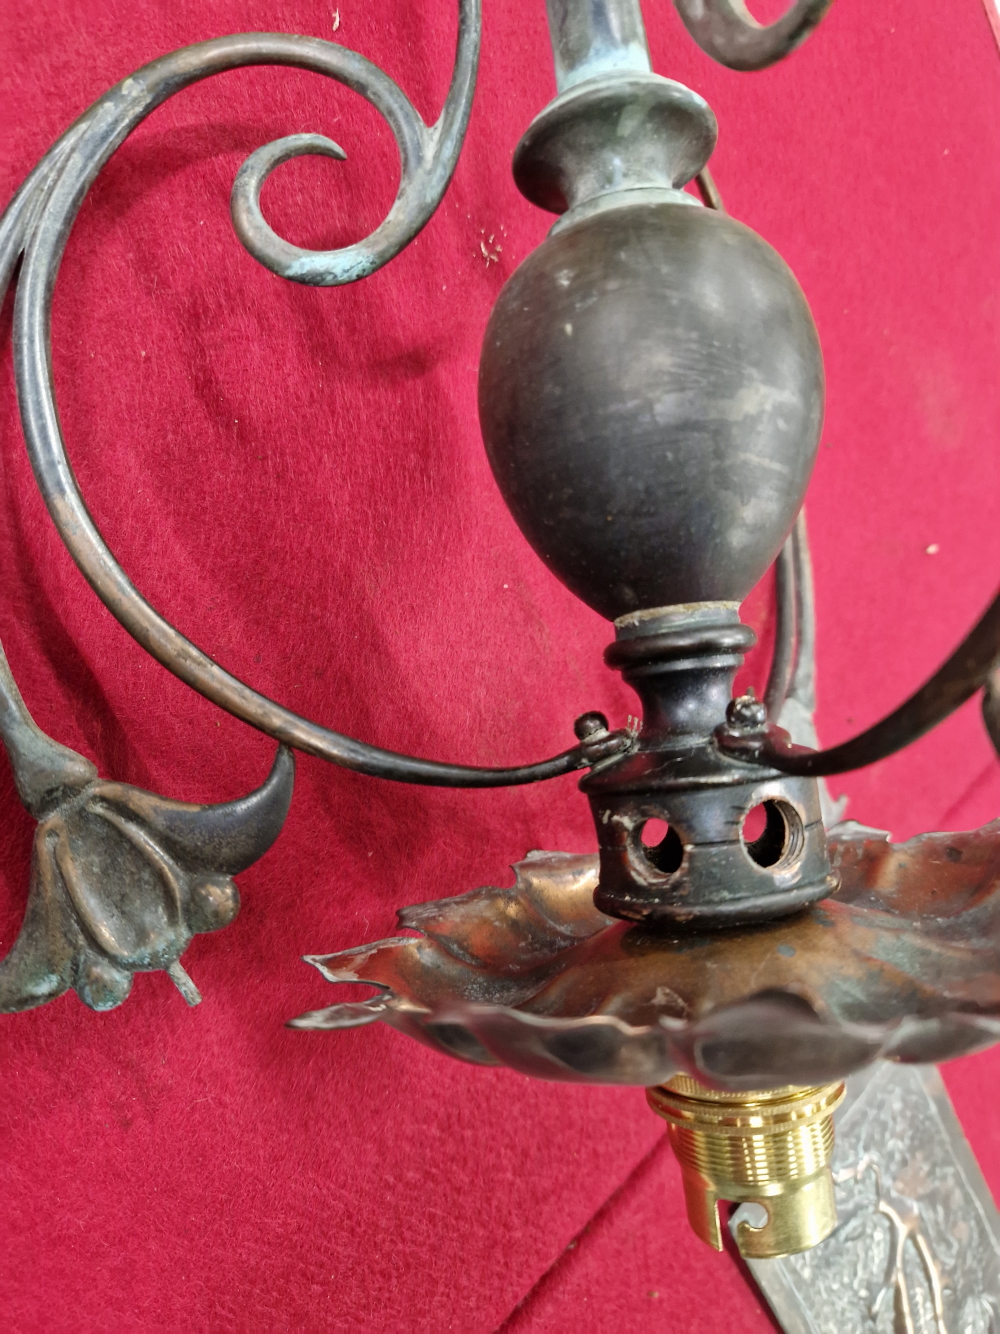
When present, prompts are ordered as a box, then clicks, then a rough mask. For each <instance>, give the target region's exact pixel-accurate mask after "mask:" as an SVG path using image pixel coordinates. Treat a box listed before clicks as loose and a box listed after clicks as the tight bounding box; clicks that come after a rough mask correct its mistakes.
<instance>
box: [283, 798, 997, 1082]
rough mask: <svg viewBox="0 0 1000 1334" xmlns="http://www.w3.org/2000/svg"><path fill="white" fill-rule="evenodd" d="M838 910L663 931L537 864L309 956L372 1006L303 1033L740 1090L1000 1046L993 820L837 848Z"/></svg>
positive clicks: (569, 869)
mask: <svg viewBox="0 0 1000 1334" xmlns="http://www.w3.org/2000/svg"><path fill="white" fill-rule="evenodd" d="M829 851H830V858H831V862H832V864H833V866H834V868H835V870H836V872H837V874H838V876H839V879H840V888H839V890H838V892H837V893H836V895H835V896H834V897H831V898H828V899H824V900H823V901H822V902H821V903H819V904H817V905H816V906H815V907H814V908H812V909H810V910H808V911H806V912H802V913H799V914H798V915H796V916H794V917H788V918H782V919H780V920H777V921H774V922H771V923H766V924H763V925H760V926H755V927H742V928H739V929H733V930H728V931H705V932H703V933H700V934H699V933H694V932H683V933H682V932H680V931H678V932H676V933H664V932H662V931H652V930H650V929H648V928H644V927H641V926H635V925H632V924H630V923H627V922H622V921H617V920H615V919H613V918H610V917H605V916H604V915H603V914H601V913H599V912H598V911H597V909H596V908H595V907H594V903H593V893H594V889H595V887H596V885H597V880H598V869H599V868H598V859H597V857H596V856H574V855H571V854H567V853H562V852H532V853H529V854H528V856H527V857H526V858H525V859H524V860H523V861H522V862H519V863H518V864H517V865H516V866H515V867H514V871H515V876H516V879H515V883H514V885H513V886H512V887H511V888H509V889H495V888H483V889H475V890H472V891H471V892H470V893H467V894H462V895H459V896H457V897H455V898H450V899H439V900H437V901H435V902H431V903H423V904H417V905H415V906H413V907H409V908H404V909H402V910H401V911H400V913H399V922H400V925H401V926H402V927H403V928H404V929H406V930H408V931H410V932H412V933H413V934H410V935H405V936H395V937H392V938H390V939H388V940H380V941H376V942H375V943H374V944H370V945H365V946H361V947H359V948H356V949H350V950H344V951H342V952H340V953H337V954H328V955H319V956H308V957H307V962H309V963H311V964H313V965H314V966H315V967H316V968H318V969H319V971H320V972H321V973H322V974H323V976H324V977H325V978H326V979H327V980H328V981H330V982H333V983H359V982H361V983H368V984H370V985H372V986H373V987H376V988H378V995H376V996H374V997H373V998H371V999H369V1000H365V1001H356V1002H348V1003H342V1004H334V1005H331V1006H329V1007H328V1008H326V1009H323V1010H317V1011H313V1012H311V1013H309V1014H304V1015H302V1016H300V1017H299V1018H297V1019H293V1020H291V1026H293V1027H296V1028H315V1029H338V1028H354V1027H358V1026H360V1025H363V1024H368V1023H372V1022H376V1021H380V1022H382V1023H386V1024H389V1025H391V1027H393V1028H396V1029H398V1030H399V1031H400V1032H403V1033H406V1034H408V1035H409V1036H411V1037H414V1038H416V1039H417V1040H418V1041H420V1042H422V1043H424V1044H425V1045H427V1046H429V1047H433V1048H434V1049H435V1050H437V1051H440V1052H444V1053H446V1054H447V1055H449V1056H455V1057H458V1058H460V1059H461V1060H465V1061H471V1062H474V1063H476V1064H480V1065H507V1066H510V1067H511V1068H513V1069H515V1070H519V1071H521V1072H522V1073H524V1074H527V1075H533V1076H536V1077H538V1078H542V1079H555V1080H564V1081H568V1082H577V1083H598V1084H631V1085H652V1084H659V1083H662V1082H663V1081H665V1080H666V1079H669V1078H670V1077H671V1076H672V1075H674V1074H676V1073H678V1072H679V1071H686V1072H688V1073H690V1074H692V1075H694V1076H696V1077H697V1078H698V1079H700V1080H703V1081H705V1082H707V1083H709V1084H712V1085H715V1086H718V1087H722V1088H731V1089H741V1088H756V1087H761V1086H767V1085H780V1084H793V1083H794V1084H814V1083H821V1082H825V1081H829V1080H834V1079H839V1078H841V1077H843V1076H845V1075H846V1074H848V1073H849V1072H850V1071H852V1070H855V1069H857V1068H858V1067H859V1066H863V1065H866V1064H868V1063H869V1062H871V1061H873V1060H875V1059H876V1058H878V1057H886V1058H889V1059H894V1060H900V1061H939V1060H942V1059H945V1058H947V1057H950V1056H956V1055H959V1054H961V1053H964V1052H968V1051H973V1050H976V1049H978V1048H979V1047H984V1046H987V1045H989V1044H990V1043H992V1042H995V1041H996V1040H997V1039H998V1038H1000V894H998V886H1000V821H995V822H993V823H992V824H989V825H986V826H985V827H984V828H982V829H979V830H975V831H973V832H971V833H957V834H940V833H934V834H923V835H921V836H919V837H917V838H914V839H911V840H910V841H909V842H907V843H899V844H895V843H892V842H891V841H890V839H889V836H888V835H887V834H885V833H882V832H880V831H878V830H873V829H868V828H865V827H864V826H861V825H859V824H856V823H854V822H852V821H848V822H845V823H843V824H840V825H838V826H836V827H835V828H834V829H833V830H832V831H831V833H830V836H829Z"/></svg>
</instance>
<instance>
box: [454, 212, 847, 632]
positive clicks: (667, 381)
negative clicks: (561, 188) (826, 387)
mask: <svg viewBox="0 0 1000 1334" xmlns="http://www.w3.org/2000/svg"><path fill="white" fill-rule="evenodd" d="M630 195H631V199H630ZM618 198H619V200H620V201H621V203H620V206H618V207H611V208H607V209H604V210H602V211H599V212H596V213H592V214H590V215H589V216H585V217H583V218H582V219H581V220H579V221H575V222H574V221H571V220H568V223H569V225H566V224H563V225H562V226H561V227H559V228H558V229H557V230H556V231H555V232H554V234H552V235H550V237H549V238H548V239H547V240H546V241H545V242H544V244H543V245H541V246H540V247H539V248H538V249H537V250H536V251H534V252H533V253H532V254H531V255H529V256H528V258H527V259H526V260H525V261H524V263H523V264H522V265H521V266H520V267H519V268H518V269H517V271H516V272H515V273H514V275H513V276H512V277H511V279H510V280H509V282H508V283H507V285H506V286H505V287H504V289H503V291H502V292H501V294H500V297H499V299H498V301H497V303H496V305H495V307H494V309H493V313H492V315H491V317H490V320H489V324H488V326H487V329H486V336H485V339H484V344H483V353H482V361H481V364H480V376H479V411H480V421H481V424H482V430H483V437H484V440H485V443H486V451H487V454H488V456H489V460H490V464H491V465H492V468H493V472H494V474H495V476H496V479H497V482H498V484H499V486H500V490H501V492H502V493H503V496H504V499H505V500H506V502H507V504H508V505H509V507H510V509H511V511H512V513H513V515H514V518H515V519H516V520H517V523H518V525H519V526H520V528H521V530H522V531H523V533H524V535H525V536H526V537H527V539H528V541H529V542H530V543H531V545H532V547H534V549H535V551H537V553H538V554H539V555H540V556H541V558H542V559H543V560H544V561H545V563H546V564H547V565H548V566H549V568H550V569H551V570H552V571H553V572H554V573H555V574H556V575H557V576H558V577H559V578H560V579H561V580H562V581H563V582H564V583H565V584H566V585H567V586H568V587H569V588H570V589H571V590H572V591H573V592H574V593H575V594H576V595H577V596H578V597H580V598H581V599H582V600H583V601H584V602H586V603H588V604H589V605H590V606H591V607H593V608H594V609H595V610H596V611H598V612H600V613H601V614H602V615H604V616H607V617H608V618H609V619H611V620H614V619H617V618H619V617H621V616H623V615H626V614H628V613H632V612H636V611H639V610H644V609H654V608H660V607H666V606H677V605H684V604H689V603H698V602H732V603H739V602H740V601H742V599H743V598H744V597H745V596H746V594H747V593H748V592H749V591H750V589H751V588H752V587H753V586H754V584H755V583H756V582H757V580H758V579H759V578H760V577H761V576H762V575H763V573H764V571H765V570H766V569H767V567H768V565H769V564H770V562H771V561H772V560H773V559H774V557H775V555H776V554H777V552H778V550H779V548H780V547H781V544H782V542H783V541H784V539H785V537H786V536H787V534H788V531H789V529H790V528H791V526H792V523H793V522H794V520H795V516H796V514H797V512H798V510H799V507H800V505H801V503H802V498H803V495H804V493H805V488H806V484H807V482H808V480H809V475H810V472H811V469H812V466H813V462H814V459H815V454H816V449H817V445H818V441H819V432H820V426H821V423H822V413H823V369H822V360H821V355H820V349H819V342H818V338H817V335H816V329H815V326H814V323H813V319H812V316H811V314H810V311H809V307H808V305H807V303H806V300H805V297H804V296H803V294H802V291H801V289H800V287H799V285H798V283H797V282H796V280H795V278H794V276H793V274H792V273H791V270H790V269H789V268H788V266H787V265H786V264H785V262H784V261H783V260H782V259H781V258H780V256H779V255H778V254H777V253H776V252H775V251H774V250H773V249H772V248H771V247H770V246H769V245H768V244H767V243H766V242H765V241H763V240H762V239H761V238H760V237H759V236H757V235H756V234H755V233H754V232H753V231H751V230H750V229H749V228H748V227H745V226H743V225H742V224H741V223H738V222H736V221H734V220H733V219H732V218H729V217H727V216H726V215H725V214H722V213H716V212H713V211H711V210H709V209H705V208H701V207H700V206H698V205H697V204H695V202H694V201H693V200H691V203H690V204H687V203H680V202H676V203H674V202H640V199H641V192H634V193H633V192H622V194H621V195H619V197H618ZM632 200H635V202H632Z"/></svg>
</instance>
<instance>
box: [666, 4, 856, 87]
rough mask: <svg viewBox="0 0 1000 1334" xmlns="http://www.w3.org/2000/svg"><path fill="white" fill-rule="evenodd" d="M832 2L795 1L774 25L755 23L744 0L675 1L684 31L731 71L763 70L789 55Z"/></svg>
mask: <svg viewBox="0 0 1000 1334" xmlns="http://www.w3.org/2000/svg"><path fill="white" fill-rule="evenodd" d="M832 3H833V0H796V2H795V3H794V4H793V5H792V7H791V8H790V9H789V10H788V12H787V13H786V14H783V15H782V17H781V18H780V19H777V20H776V21H775V22H774V23H769V24H767V25H764V24H761V23H758V22H757V20H756V19H755V18H754V17H753V15H752V14H751V13H750V11H749V10H748V9H747V7H746V5H745V4H744V3H743V0H674V5H675V6H676V8H677V12H678V14H680V16H681V20H682V21H683V23H684V26H685V28H687V30H688V32H689V33H690V34H691V36H692V37H693V38H694V40H695V41H696V42H697V43H698V45H699V46H700V47H701V49H702V50H703V51H704V52H705V54H706V55H708V56H711V57H712V59H713V60H717V61H718V62H719V64H720V65H728V67H729V68H730V69H738V70H755V69H766V68H767V67H768V65H775V64H777V62H778V61H779V60H784V58H785V56H787V55H790V54H791V52H792V51H794V50H795V48H796V47H797V46H799V45H800V44H801V43H802V42H804V41H805V39H806V38H807V37H808V36H809V34H810V33H811V32H812V30H813V28H815V27H816V26H817V24H818V23H819V22H820V20H821V19H822V18H823V16H824V14H825V13H826V11H827V10H828V9H829V8H830V5H831V4H832Z"/></svg>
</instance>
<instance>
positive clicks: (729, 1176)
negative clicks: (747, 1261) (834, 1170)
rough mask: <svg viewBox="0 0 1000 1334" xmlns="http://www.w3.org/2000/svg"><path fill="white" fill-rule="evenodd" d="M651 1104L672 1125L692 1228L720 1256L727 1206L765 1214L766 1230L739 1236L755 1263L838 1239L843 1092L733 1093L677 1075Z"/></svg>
mask: <svg viewBox="0 0 1000 1334" xmlns="http://www.w3.org/2000/svg"><path fill="white" fill-rule="evenodd" d="M646 1096H647V1098H648V1100H649V1105H650V1106H651V1107H652V1109H653V1111H654V1112H656V1113H657V1115H658V1116H661V1117H662V1118H663V1119H664V1120H665V1121H666V1122H667V1127H668V1134H669V1136H670V1143H671V1146H672V1148H673V1150H674V1153H675V1155H676V1157H677V1160H678V1162H679V1163H680V1166H681V1171H682V1173H683V1179H684V1194H685V1198H686V1201H687V1210H688V1220H689V1222H690V1223H691V1226H692V1228H693V1229H694V1231H695V1232H696V1233H697V1234H698V1236H700V1237H701V1238H702V1240H703V1241H706V1242H708V1244H709V1245H710V1246H714V1247H715V1249H716V1250H722V1232H721V1227H720V1224H719V1211H718V1205H719V1201H720V1200H730V1201H732V1202H734V1203H756V1204H758V1205H760V1206H761V1207H762V1208H763V1210H764V1211H765V1214H766V1221H765V1222H764V1223H763V1224H762V1225H761V1226H759V1227H757V1226H751V1225H750V1224H749V1223H747V1222H746V1221H741V1222H740V1225H739V1227H738V1229H737V1234H738V1235H737V1245H738V1246H739V1248H740V1250H741V1252H742V1253H743V1254H744V1255H747V1256H752V1257H754V1258H772V1257H777V1256H780V1255H792V1254H795V1253H796V1252H798V1251H804V1250H808V1249H809V1248H810V1247H812V1246H815V1245H816V1244H817V1243H818V1242H820V1241H822V1240H823V1238H824V1237H826V1236H828V1235H829V1234H830V1232H832V1231H833V1229H834V1227H835V1226H836V1223H837V1213H836V1206H835V1204H834V1198H833V1179H832V1177H831V1175H830V1158H831V1156H832V1153H833V1112H834V1110H835V1109H836V1107H837V1106H838V1105H839V1104H840V1101H841V1099H842V1098H843V1096H844V1086H843V1084H820V1085H814V1086H810V1087H807V1088H799V1087H794V1086H785V1087H783V1088H777V1089H766V1090H753V1091H745V1092H739V1093H732V1092H723V1091H719V1090H716V1089H709V1088H706V1087H705V1086H704V1085H703V1084H700V1083H699V1082H698V1081H697V1080H696V1079H693V1078H692V1077H691V1076H690V1075H677V1076H675V1077H674V1078H673V1079H671V1080H670V1081H669V1082H668V1083H667V1084H666V1085H661V1086H659V1087H656V1088H650V1089H647V1090H646Z"/></svg>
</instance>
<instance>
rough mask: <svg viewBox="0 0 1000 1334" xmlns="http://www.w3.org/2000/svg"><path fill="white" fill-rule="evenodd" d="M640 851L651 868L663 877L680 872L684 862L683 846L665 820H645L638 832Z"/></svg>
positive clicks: (674, 830)
mask: <svg viewBox="0 0 1000 1334" xmlns="http://www.w3.org/2000/svg"><path fill="white" fill-rule="evenodd" d="M640 837H641V839H642V850H643V852H644V853H645V855H646V860H647V861H648V862H649V863H650V865H651V866H654V867H655V868H656V870H657V871H659V872H660V873H661V874H663V875H673V873H674V872H675V871H679V870H680V866H681V862H682V861H683V860H684V844H683V843H682V842H681V840H680V835H679V834H678V833H677V830H676V829H673V828H671V826H670V825H668V824H667V822H666V820H657V819H655V818H654V819H652V820H647V821H646V823H645V824H644V825H643V826H642V830H641V831H640Z"/></svg>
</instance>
